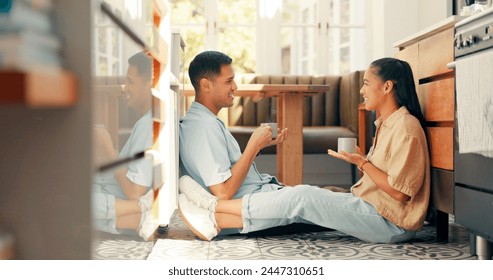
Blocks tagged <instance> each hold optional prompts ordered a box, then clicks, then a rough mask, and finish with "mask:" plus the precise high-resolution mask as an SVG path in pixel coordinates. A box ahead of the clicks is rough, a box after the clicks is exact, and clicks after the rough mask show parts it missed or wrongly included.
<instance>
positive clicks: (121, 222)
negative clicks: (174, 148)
mask: <svg viewBox="0 0 493 280" xmlns="http://www.w3.org/2000/svg"><path fill="white" fill-rule="evenodd" d="M128 63H129V67H128V70H127V78H126V81H125V93H126V99H127V102H128V105H129V107H131V108H133V109H136V110H137V111H138V112H140V113H141V114H142V117H141V118H140V119H139V120H138V121H137V122H136V123H135V125H134V127H133V128H132V132H131V134H130V137H129V139H128V140H127V142H126V143H125V145H124V147H123V148H122V150H121V152H120V153H119V154H118V152H117V151H116V150H115V149H114V148H113V141H112V140H111V136H110V135H109V133H108V131H107V130H106V129H104V128H96V129H95V137H96V138H95V143H96V148H97V149H96V150H97V153H96V156H99V157H103V158H104V159H105V161H108V160H110V161H113V160H116V159H118V158H128V157H132V156H133V155H135V154H137V153H139V152H142V151H144V150H145V149H147V148H149V147H150V146H151V145H152V137H153V130H152V115H151V105H152V103H151V100H152V99H151V88H152V60H151V59H150V58H149V57H148V56H147V55H146V54H145V53H144V52H140V53H137V54H135V55H133V56H132V57H130V58H129V59H128ZM99 175H100V176H97V177H96V179H95V184H94V198H93V203H94V207H95V210H94V213H95V224H96V227H97V228H98V229H99V230H101V231H105V232H110V233H114V234H120V233H122V232H126V231H128V230H135V231H137V232H138V233H139V235H140V236H141V237H142V238H143V239H144V240H148V239H149V238H150V237H151V236H152V234H153V233H154V231H155V229H156V228H157V226H155V225H154V220H153V217H152V213H151V208H152V203H153V200H154V192H153V190H152V188H151V186H152V162H151V161H150V160H149V159H141V160H137V161H132V162H130V163H129V164H128V165H127V166H125V167H122V168H118V169H117V170H116V171H114V172H108V173H107V174H99Z"/></svg>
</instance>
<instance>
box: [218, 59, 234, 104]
mask: <svg viewBox="0 0 493 280" xmlns="http://www.w3.org/2000/svg"><path fill="white" fill-rule="evenodd" d="M234 78H235V72H234V71H233V67H232V66H231V65H223V66H221V74H219V76H217V77H216V79H214V81H212V98H213V99H214V104H215V105H216V107H217V108H218V109H220V108H224V107H231V106H233V100H234V93H235V91H236V90H237V89H238V87H237V86H236V83H235V81H234Z"/></svg>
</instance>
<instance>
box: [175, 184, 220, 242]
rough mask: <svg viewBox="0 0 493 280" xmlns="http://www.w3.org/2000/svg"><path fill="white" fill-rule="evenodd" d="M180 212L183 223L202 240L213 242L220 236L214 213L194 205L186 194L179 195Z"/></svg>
mask: <svg viewBox="0 0 493 280" xmlns="http://www.w3.org/2000/svg"><path fill="white" fill-rule="evenodd" d="M178 210H179V211H180V215H181V218H182V219H183V222H185V224H186V225H187V226H188V228H189V229H190V230H191V231H192V232H193V233H195V235H197V236H198V237H199V238H200V239H202V240H204V241H211V239H212V238H214V237H215V236H216V235H217V234H218V227H217V225H216V218H215V217H214V213H212V212H211V211H209V210H207V209H204V208H200V207H198V206H197V205H195V204H193V202H191V201H189V200H188V198H187V196H186V195H185V194H179V195H178Z"/></svg>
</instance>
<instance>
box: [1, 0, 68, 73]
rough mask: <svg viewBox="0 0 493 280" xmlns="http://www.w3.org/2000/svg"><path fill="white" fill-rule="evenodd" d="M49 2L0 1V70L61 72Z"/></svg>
mask: <svg viewBox="0 0 493 280" xmlns="http://www.w3.org/2000/svg"><path fill="white" fill-rule="evenodd" d="M52 10H53V9H52V1H51V0H0V70H7V69H8V70H20V71H33V70H41V71H46V70H60V69H61V64H62V63H61V58H60V47H61V44H60V40H59V38H58V37H57V36H56V35H55V34H54V31H53V24H52V22H51V20H50V13H51V12H52Z"/></svg>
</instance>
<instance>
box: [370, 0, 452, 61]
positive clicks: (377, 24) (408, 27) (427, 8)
mask: <svg viewBox="0 0 493 280" xmlns="http://www.w3.org/2000/svg"><path fill="white" fill-rule="evenodd" d="M367 13H368V14H367V18H368V33H367V34H368V35H369V36H368V39H367V43H368V46H369V48H368V53H367V57H368V63H370V62H372V61H373V60H375V59H378V58H381V57H385V56H394V54H395V52H396V49H395V48H394V47H393V45H394V43H395V42H397V41H399V40H402V39H403V38H406V37H408V36H411V35H412V34H414V33H417V32H419V31H420V30H423V29H425V28H427V27H428V26H431V25H433V24H436V23H437V22H440V21H441V20H444V19H446V18H447V17H449V16H452V1H451V0H433V1H427V0H370V1H368V8H367Z"/></svg>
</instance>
